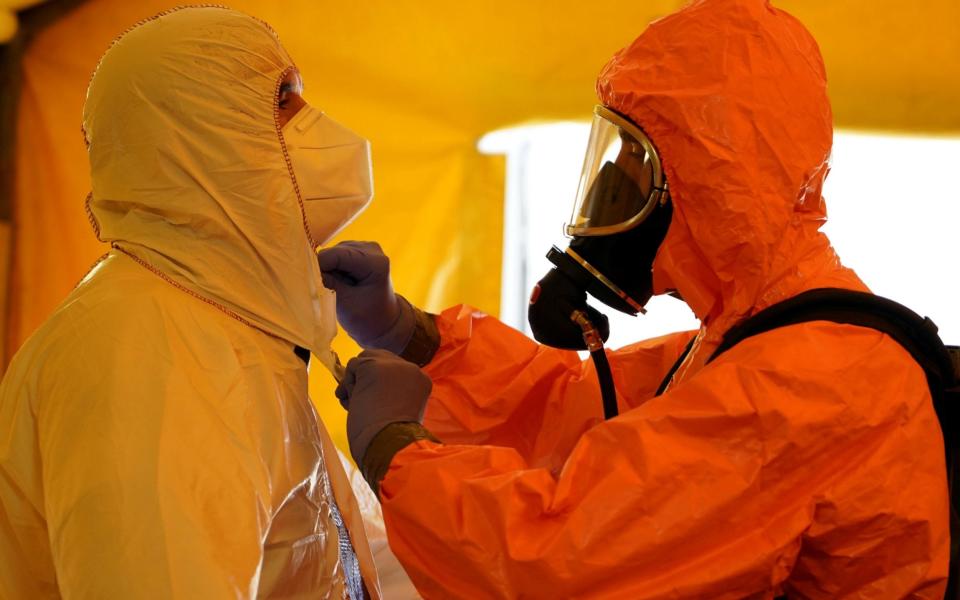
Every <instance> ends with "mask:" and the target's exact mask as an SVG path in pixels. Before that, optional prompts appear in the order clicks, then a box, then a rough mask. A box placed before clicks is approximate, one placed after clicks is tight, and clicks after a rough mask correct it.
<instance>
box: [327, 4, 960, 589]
mask: <svg viewBox="0 0 960 600" xmlns="http://www.w3.org/2000/svg"><path fill="white" fill-rule="evenodd" d="M597 90H598V94H599V97H600V100H601V102H602V103H603V107H601V108H600V109H598V111H597V112H598V119H599V121H600V125H599V126H596V125H595V128H594V135H593V136H592V137H591V144H594V143H595V142H596V141H597V140H598V139H601V138H603V137H604V136H603V131H604V128H613V130H614V131H622V132H624V133H630V132H631V131H633V132H636V136H635V138H631V139H630V143H631V144H633V145H635V146H636V148H637V150H635V151H636V152H638V153H640V154H643V153H646V155H648V156H650V155H651V154H652V153H653V152H655V153H656V154H657V155H658V158H657V160H656V161H654V160H653V159H652V158H650V159H649V161H646V162H644V163H643V164H644V165H646V167H647V168H648V169H647V172H648V173H652V174H655V173H656V171H657V169H659V168H661V163H660V162H659V161H661V160H662V175H663V178H664V181H663V182H661V183H660V184H659V186H647V188H646V189H645V190H641V191H643V193H642V194H641V196H640V197H641V198H646V199H652V198H656V199H657V200H656V202H654V203H653V204H649V203H647V204H644V205H643V210H632V209H630V208H629V206H630V205H628V206H627V209H624V210H622V211H621V212H620V217H619V220H617V219H615V218H613V217H611V216H610V213H611V211H612V212H617V210H620V209H616V206H615V204H616V202H619V199H622V196H619V195H617V194H612V192H611V193H607V192H602V193H601V192H598V191H596V190H598V189H599V188H597V187H595V186H594V187H592V188H591V189H590V190H587V192H586V193H583V194H581V196H582V197H581V202H580V204H578V209H577V210H576V212H575V219H574V221H572V222H571V224H570V226H569V229H568V231H570V232H571V234H572V235H574V242H572V243H571V247H574V245H575V244H576V243H577V240H581V241H582V238H587V237H590V235H591V234H594V237H596V239H597V240H613V239H614V238H616V239H618V240H623V239H626V238H623V237H617V236H618V235H620V236H626V235H630V232H632V231H633V229H629V228H627V229H623V228H621V227H619V226H618V225H617V224H618V223H619V224H623V223H628V222H630V221H633V225H636V227H638V228H639V227H645V226H646V224H647V223H650V222H652V221H651V219H653V220H656V219H662V220H663V222H666V223H667V224H668V226H667V227H665V228H664V230H663V231H662V235H661V237H660V239H656V240H655V242H656V244H654V246H655V252H654V253H653V254H652V255H650V256H646V255H645V254H644V252H645V251H644V250H642V249H643V248H644V246H643V245H642V244H639V243H638V246H637V247H638V248H641V250H634V254H630V253H629V252H628V248H627V246H626V245H624V244H621V245H620V246H616V247H617V248H619V249H620V251H621V254H620V260H621V262H622V263H623V264H622V266H624V268H623V269H621V271H625V273H624V272H622V273H620V274H619V275H620V276H621V277H620V278H619V279H617V278H612V277H607V276H606V274H605V272H603V271H601V270H600V269H596V270H597V271H598V273H599V274H600V275H604V276H605V277H604V278H605V279H608V280H609V281H610V283H611V284H616V285H615V286H614V287H616V288H617V289H618V290H619V291H620V292H623V294H622V295H619V294H614V295H615V296H616V297H617V298H619V300H623V301H624V302H626V303H627V304H628V305H629V306H633V305H632V304H630V302H627V301H626V300H627V299H629V300H630V301H631V302H634V303H636V304H637V306H642V303H643V302H644V301H645V300H646V298H645V297H643V296H644V294H643V293H642V292H643V290H644V282H643V279H644V278H647V279H648V283H647V286H648V287H649V290H648V293H647V294H646V295H647V296H649V292H650V291H652V292H654V293H665V292H674V293H675V294H677V295H679V296H680V297H682V298H683V299H684V300H685V301H686V303H687V304H689V306H690V307H691V308H692V309H693V311H694V312H695V313H696V315H697V316H698V318H699V319H700V321H701V323H702V327H701V328H700V330H699V331H698V332H696V333H692V332H690V333H678V334H675V335H669V336H666V337H663V338H659V339H654V340H649V341H643V342H639V343H636V344H634V345H631V346H627V347H625V348H623V349H621V350H618V351H615V352H611V353H609V362H610V363H611V365H612V372H613V378H614V381H615V384H616V391H617V398H618V400H619V411H620V414H619V416H617V417H615V418H612V419H609V420H603V419H602V418H601V414H600V411H599V406H600V400H599V393H598V389H597V380H596V372H595V371H594V367H593V366H592V365H591V364H589V363H584V362H581V360H580V359H579V358H578V356H577V355H576V354H575V353H573V352H569V351H562V350H557V349H554V348H548V347H545V346H541V345H538V344H536V343H534V342H533V341H532V340H530V339H528V338H526V337H525V336H523V335H522V334H520V333H518V332H516V331H514V330H512V329H510V328H508V327H506V326H504V325H503V324H502V323H500V322H499V321H497V320H496V319H495V318H493V317H490V316H487V315H484V314H482V313H480V312H478V311H477V310H474V309H472V308H469V307H465V306H459V307H454V308H450V309H448V310H446V311H444V312H442V313H441V314H439V315H436V316H431V315H427V314H426V313H423V312H420V311H417V310H414V309H413V308H410V309H406V308H402V310H409V311H413V315H412V317H408V318H407V319H406V320H403V319H398V320H397V323H398V325H397V326H398V327H400V326H401V324H402V323H406V324H407V325H405V326H404V327H406V328H405V329H404V332H405V333H404V335H400V334H399V333H398V334H395V335H394V336H393V337H395V338H404V339H405V342H406V345H405V346H404V347H403V348H402V349H401V350H400V351H401V353H402V355H403V357H404V358H407V359H409V360H403V358H399V357H397V356H395V355H393V354H390V353H388V352H386V351H384V350H377V349H373V350H368V351H367V352H365V353H364V354H362V355H361V356H360V357H358V358H356V359H354V360H353V361H351V362H350V364H349V365H348V366H347V374H346V377H345V378H344V381H343V383H342V384H341V386H340V388H338V392H337V393H338V395H339V396H340V397H341V400H342V401H343V402H344V404H345V405H347V406H348V407H349V411H350V413H349V419H348V435H349V437H350V441H351V451H352V452H353V454H354V457H355V458H357V459H358V460H359V461H360V463H361V464H362V469H363V472H364V474H365V476H366V477H367V479H368V481H369V482H370V483H371V486H372V487H374V489H378V493H379V497H380V498H381V501H382V503H383V511H384V515H385V520H386V525H387V532H388V535H389V538H390V543H391V545H392V546H393V548H394V551H395V552H396V554H397V556H398V557H399V558H400V560H401V562H402V563H403V564H404V565H405V566H406V567H407V570H408V571H409V572H410V574H411V577H412V578H413V580H414V583H415V584H416V585H417V587H418V589H419V590H420V591H421V593H422V594H423V595H424V597H426V598H588V597H589V598H631V599H646V598H674V599H676V598H731V599H732V598H773V597H775V596H777V595H780V594H785V595H786V596H787V597H793V598H832V599H836V598H930V599H933V598H941V597H942V596H943V593H944V588H945V584H946V573H947V565H948V560H949V539H948V538H949V535H948V526H947V524H948V496H947V485H946V470H945V465H944V447H943V439H942V434H941V431H940V429H939V424H938V421H937V416H936V414H935V412H934V408H933V406H932V404H931V397H930V391H929V389H928V386H927V382H926V379H925V376H924V371H923V370H922V369H921V368H920V366H919V365H918V364H917V363H916V362H915V361H914V360H913V358H912V357H911V355H910V354H909V353H907V351H905V350H904V349H903V348H902V347H901V346H900V345H899V344H898V343H897V342H896V341H894V340H893V338H891V337H889V336H887V335H886V334H883V333H881V332H879V331H877V330H874V329H870V328H864V327H858V326H853V325H844V324H837V323H832V322H825V321H816V322H807V323H802V324H797V325H791V326H787V327H783V328H779V329H776V330H773V331H770V332H768V333H765V334H763V335H759V336H756V337H752V338H750V339H747V340H745V341H743V342H742V343H740V344H738V345H737V346H735V347H733V348H732V349H730V350H729V351H727V352H725V353H724V354H722V355H720V357H719V358H717V359H716V360H713V361H711V362H708V359H709V358H710V357H711V355H712V354H713V352H714V351H715V350H716V349H717V347H718V344H719V342H720V341H721V339H722V338H723V336H724V333H725V332H726V331H727V330H729V329H730V327H731V326H732V325H734V324H736V323H738V322H740V321H741V320H742V319H744V318H745V317H748V316H750V315H752V314H755V313H756V312H757V311H759V310H761V309H763V308H765V307H769V306H771V305H774V304H777V303H779V302H781V301H783V300H786V299H789V298H793V297H795V296H797V295H798V294H800V293H802V292H805V291H807V290H812V289H816V288H840V289H844V290H854V291H865V290H866V289H867V288H866V286H865V285H864V284H863V283H862V282H861V281H860V279H859V278H858V277H857V276H856V275H855V274H854V273H853V272H852V271H851V270H850V269H848V268H845V267H843V266H842V265H841V263H840V261H839V259H838V257H837V255H836V254H835V253H834V251H833V249H832V248H831V246H830V243H829V241H828V239H827V238H826V237H825V235H824V234H823V233H821V232H820V231H819V229H820V227H821V225H822V224H823V222H824V221H825V218H826V217H825V215H826V210H825V206H824V202H823V199H822V198H821V193H820V191H821V185H822V183H823V180H824V177H825V176H826V173H827V159H828V156H829V153H830V147H831V141H832V119H831V112H830V107H829V103H828V100H827V94H826V83H825V74H824V66H823V63H822V59H821V57H820V53H819V51H818V49H817V46H816V43H815V42H814V40H813V39H812V37H811V36H810V35H809V34H808V32H807V31H806V30H805V29H804V28H803V26H802V25H801V24H800V23H799V22H798V21H796V20H795V19H794V18H792V17H791V16H790V15H788V14H786V13H784V12H783V11H781V10H778V9H776V8H774V7H772V6H771V5H770V4H769V3H768V2H765V1H763V0H701V1H698V2H693V3H692V4H690V5H689V6H688V7H686V8H684V9H682V10H681V11H679V12H677V13H676V14H673V15H671V16H668V17H666V18H664V19H661V20H659V21H656V22H655V23H653V24H651V25H650V26H649V27H648V28H647V30H646V31H645V32H644V33H643V34H642V35H641V36H640V37H639V38H638V39H637V40H636V41H634V42H633V43H632V44H630V45H629V46H627V47H626V48H625V49H623V50H622V51H620V52H618V53H617V54H616V55H615V56H614V57H613V58H612V60H610V62H609V63H608V64H607V65H606V66H605V67H604V68H603V70H602V72H601V73H600V76H599V80H598V83H597ZM643 136H646V137H647V138H648V140H647V141H646V142H644V143H641V138H642V137H643ZM610 139H612V138H610ZM634 142H636V143H635V144H634ZM624 143H626V140H624ZM645 143H646V144H647V145H649V146H650V147H651V148H650V149H649V150H643V147H644V144H645ZM593 150H596V148H594V147H593V146H591V151H593ZM633 151H634V150H631V152H633ZM609 156H610V158H608V159H607V162H606V163H602V164H612V165H616V164H617V163H618V162H619V155H616V154H611V155H609ZM614 157H617V158H614ZM586 162H587V165H586V166H585V179H582V181H590V178H591V177H595V178H596V179H597V181H601V180H602V179H603V178H607V179H604V180H603V181H605V183H603V185H604V186H606V187H607V188H609V190H613V189H619V187H620V185H621V183H622V180H620V179H617V177H620V175H618V173H621V171H622V172H623V173H627V174H630V173H631V172H632V173H634V174H636V173H642V172H644V169H643V168H640V169H628V168H623V169H620V170H619V171H618V170H617V169H612V168H607V169H606V172H607V173H608V175H601V174H600V173H594V172H592V171H590V164H591V162H592V161H591V159H590V154H588V160H587V161H586ZM601 162H602V161H601ZM611 173H612V175H611ZM614 176H615V177H614ZM609 177H613V179H609ZM651 181H653V182H654V183H657V182H656V178H652V179H651ZM618 182H620V183H618ZM638 187H641V188H642V187H643V186H640V185H639V183H638ZM609 190H608V191H609ZM655 191H656V192H657V193H656V194H654V192H655ZM611 194H612V195H611ZM599 196H604V197H605V198H606V201H607V202H608V203H609V204H608V205H606V206H604V205H598V204H596V200H597V197H599ZM619 206H620V208H623V206H622V205H619ZM611 207H613V208H611ZM667 207H669V209H670V211H671V213H670V214H666V213H664V212H663V211H664V210H667ZM615 209H616V210H615ZM604 211H607V212H606V213H605V212H604ZM644 211H647V213H646V216H643V215H644ZM654 215H660V216H659V217H655V216H654ZM594 221H596V222H595V223H594ZM593 225H596V226H597V227H613V229H615V230H620V233H610V235H601V234H600V233H599V232H598V231H596V230H591V228H592V227H593ZM647 233H648V234H650V235H653V233H654V231H648V232H647ZM661 240H662V242H661ZM597 243H600V242H599V241H598V242H597ZM611 243H612V242H611ZM578 248H579V246H578ZM577 254H578V256H580V257H581V258H584V257H585V255H584V254H582V253H580V252H577ZM365 257H366V258H365ZM320 261H321V268H322V270H324V277H325V280H326V281H328V283H329V284H330V285H332V286H334V287H335V288H336V289H337V293H338V307H337V310H338V313H340V315H339V316H340V317H341V321H342V322H343V323H345V324H347V325H348V326H347V330H348V332H350V333H351V334H354V330H356V329H357V328H358V327H359V325H358V323H361V322H362V320H363V315H362V314H358V313H357V314H355V313H353V312H352V307H351V306H350V305H349V304H346V303H344V304H342V305H341V304H340V300H341V291H342V293H343V295H344V297H347V296H349V290H350V289H353V288H356V289H361V288H362V286H364V285H366V283H367V281H368V279H370V278H368V277H351V274H356V273H362V272H363V269H362V268H360V266H361V265H362V264H364V263H367V264H374V265H376V264H379V263H378V261H380V262H382V258H380V254H379V253H378V251H377V249H376V248H375V247H372V246H367V247H363V246H360V245H357V244H354V245H353V246H346V247H334V248H331V249H328V250H325V251H322V252H321V256H320ZM585 262H589V259H587V260H585ZM630 265H633V270H632V277H633V280H631V279H630V277H629V276H630V275H631V271H630V269H629V268H627V267H629V266H630ZM624 278H626V279H624ZM373 279H375V280H379V281H384V280H386V279H387V278H386V277H384V276H383V274H381V275H380V276H379V277H377V278H373ZM380 285H381V288H383V285H382V284H380ZM604 285H606V284H605V283H604ZM607 287H608V288H609V289H610V290H613V289H614V288H613V287H610V286H607ZM631 288H632V289H633V290H634V291H633V292H632V293H631V291H630V290H631ZM385 297H386V302H389V303H393V304H396V305H400V306H401V307H406V306H407V305H406V304H405V303H404V302H402V301H401V300H400V299H397V298H395V297H393V296H392V294H386V295H385ZM535 300H536V299H535ZM537 302H539V300H537ZM613 302H616V299H613V300H611V303H613ZM636 308H637V307H634V309H636ZM361 329H362V328H361ZM363 333H364V332H362V331H361V334H363ZM379 337H382V333H381V332H379V331H371V332H366V337H364V335H360V338H361V341H362V342H364V343H365V345H366V346H367V347H368V348H377V347H378V345H377V344H376V343H375V340H377V339H379ZM691 339H692V340H693V342H692V345H691V346H690V351H689V352H688V353H687V354H686V355H685V357H684V358H683V359H682V362H681V364H680V365H679V366H678V368H677V369H676V370H675V373H674V374H673V376H672V378H670V377H669V375H668V373H669V372H670V370H671V366H672V365H673V364H674V363H675V362H676V361H677V360H678V358H680V357H681V356H682V355H683V349H684V348H685V347H686V346H687V345H688V343H690V340H691ZM410 360H412V361H415V362H416V363H419V364H421V365H424V368H423V371H422V372H421V370H420V369H418V368H417V366H416V365H415V364H414V363H413V362H409V361H410ZM665 379H666V381H665V391H663V393H661V394H659V395H657V390H658V387H659V386H660V384H661V382H662V381H664V380H665ZM431 387H432V391H431ZM428 395H429V400H428ZM421 417H422V418H421ZM440 440H442V442H441V441H440Z"/></svg>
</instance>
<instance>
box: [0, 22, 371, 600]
mask: <svg viewBox="0 0 960 600" xmlns="http://www.w3.org/2000/svg"><path fill="white" fill-rule="evenodd" d="M292 68H293V62H292V60H291V59H290V57H289V56H288V55H287V53H286V51H285V50H284V49H283V48H282V46H281V45H280V43H279V41H278V39H277V37H276V34H275V33H273V32H272V30H270V29H269V28H268V27H267V26H266V25H265V24H264V23H261V22H259V21H257V20H256V19H253V18H251V17H248V16H246V15H243V14H241V13H237V12H234V11H231V10H226V9H222V8H212V7H210V8H191V9H185V10H178V11H175V12H172V13H169V14H164V15H161V16H158V17H157V18H154V19H151V20H148V21H146V22H145V23H143V24H141V25H139V26H138V27H136V28H134V29H132V30H131V31H129V32H128V33H126V34H125V35H123V36H122V37H121V38H119V39H118V40H117V42H116V43H115V44H114V45H113V46H112V47H111V49H110V50H109V51H108V52H107V53H106V54H105V55H104V58H103V59H102V61H101V63H100V65H99V66H98V69H97V72H96V73H95V75H94V77H93V79H92V81H91V84H90V88H89V91H88V94H87V102H86V105H85V107H84V130H85V134H86V137H87V141H88V142H89V154H90V164H91V179H92V183H93V192H92V195H91V197H90V200H89V204H88V208H89V210H90V218H91V222H92V223H93V225H94V228H95V230H96V232H97V235H98V236H99V237H100V239H101V240H104V241H108V242H110V243H111V245H112V250H111V251H110V253H109V254H108V255H107V256H106V257H105V258H104V260H103V261H102V262H101V263H100V264H99V265H98V266H97V267H96V268H95V269H93V270H92V271H91V273H90V274H89V275H87V277H85V278H84V280H83V281H82V282H81V283H80V284H79V285H78V286H77V287H76V289H75V290H74V291H73V292H72V293H71V294H70V296H69V297H68V298H67V299H66V300H65V301H64V303H63V304H61V306H60V307H59V308H58V309H57V311H56V312H55V313H54V314H53V315H52V316H51V318H50V319H49V320H48V321H47V322H46V323H45V324H44V325H43V326H42V327H41V328H40V329H39V330H38V331H37V332H36V333H35V334H34V335H33V336H32V337H31V338H30V339H29V340H28V341H27V343H26V344H25V345H24V346H23V348H22V349H21V350H20V351H19V352H18V353H17V355H16V357H15V358H14V359H13V362H12V363H11V365H10V367H9V370H8V371H7V374H6V376H5V378H4V380H3V385H2V388H0V598H11V599H13V598H16V599H21V598H23V599H27V598H31V599H32V598H56V597H67V598H118V599H119V598H211V599H212V598H252V597H282V598H307V597H309V598H345V597H346V593H347V589H349V588H350V587H352V588H353V589H354V590H358V588H359V587H360V586H361V585H363V584H365V587H366V589H367V591H368V593H369V596H370V597H371V598H374V599H376V598H379V597H380V588H379V584H378V580H377V571H376V568H375V565H374V558H373V556H372V552H371V549H370V547H369V545H368V542H367V538H366V536H365V531H364V521H363V518H362V516H363V515H362V513H363V511H362V508H361V506H359V505H358V503H357V501H356V499H355V497H354V495H353V493H352V487H351V482H350V479H349V476H348V474H347V473H346V472H345V470H344V469H343V467H342V465H341V463H340V459H339V457H338V455H337V452H336V449H335V447H334V445H333V443H332V442H331V440H330V437H329V436H328V435H327V432H326V430H325V429H324V427H323V424H322V423H321V422H319V420H318V418H317V413H316V411H315V410H314V407H313V405H312V404H311V402H310V399H309V398H308V397H307V368H306V365H305V363H304V361H303V360H301V359H300V358H299V357H298V356H297V355H296V354H295V352H294V348H295V346H301V347H304V348H309V349H310V350H312V351H313V354H314V356H315V357H316V359H315V361H314V362H315V367H317V368H324V367H325V366H327V367H330V366H332V353H331V351H330V348H329V343H330V340H331V339H332V338H333V336H334V334H335V331H336V322H335V320H334V315H333V310H334V309H333V297H332V292H330V291H328V290H325V289H324V288H323V286H322V284H321V276H320V271H319V267H318V265H317V261H316V256H315V254H314V252H313V248H312V247H311V243H310V241H309V238H308V235H307V231H306V227H305V224H304V221H305V216H304V211H303V210H302V206H301V202H300V199H299V194H298V192H297V188H296V185H295V181H294V176H293V173H292V172H291V168H290V161H289V157H288V156H287V153H286V150H285V148H284V143H283V137H282V134H281V129H280V126H279V121H278V119H277V117H278V114H277V90H278V88H279V86H280V83H281V81H282V79H283V77H284V75H285V74H286V73H287V72H288V71H290V70H291V69H292ZM331 213H333V214H335V213H336V207H331ZM314 233H315V234H316V233H323V232H314ZM342 526H345V529H344V530H343V534H344V535H341V532H340V530H341V527H342ZM346 534H348V535H346ZM348 537H349V541H350V544H351V545H352V548H353V550H354V551H355V556H356V561H354V560H351V558H350V557H349V554H348V553H345V552H341V548H340V545H341V543H344V542H346V540H347V538H348ZM345 557H346V558H345ZM361 579H362V583H361V581H360V580H361ZM361 594H362V591H358V593H357V594H356V595H354V596H353V597H354V598H356V597H358V596H359V595H361Z"/></svg>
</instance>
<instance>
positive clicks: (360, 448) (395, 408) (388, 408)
mask: <svg viewBox="0 0 960 600" xmlns="http://www.w3.org/2000/svg"><path fill="white" fill-rule="evenodd" d="M432 388H433V383H432V382H431V381H430V378H429V377H427V375H426V374H425V373H424V372H423V371H421V370H420V367H418V366H416V365H415V364H413V363H411V362H408V361H406V360H404V359H402V358H400V357H399V356H397V355H396V354H393V353H391V352H387V351H386V350H366V351H364V352H362V353H361V354H360V355H359V356H357V357H356V358H353V359H351V360H350V362H348V363H347V369H346V372H345V373H344V376H343V380H342V381H341V382H340V385H339V386H337V390H336V392H335V393H336V395H337V398H338V399H339V400H340V404H341V405H342V406H343V407H344V408H345V409H347V439H348V441H349V442H350V453H351V454H352V455H353V460H354V461H356V463H357V464H358V465H361V464H363V456H364V454H365V453H366V451H367V447H368V446H369V445H370V442H371V441H372V440H373V438H374V437H375V436H376V435H377V434H378V433H380V431H381V430H382V429H383V428H384V427H386V426H387V425H389V424H391V423H408V422H417V423H420V422H421V421H422V420H423V411H424V409H425V408H426V406H427V398H428V397H429V396H430V390H431V389H432Z"/></svg>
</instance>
